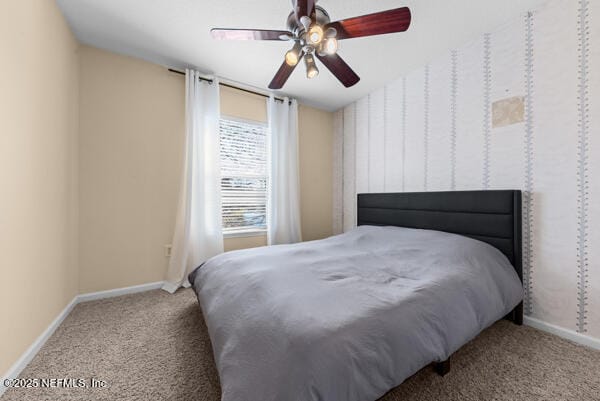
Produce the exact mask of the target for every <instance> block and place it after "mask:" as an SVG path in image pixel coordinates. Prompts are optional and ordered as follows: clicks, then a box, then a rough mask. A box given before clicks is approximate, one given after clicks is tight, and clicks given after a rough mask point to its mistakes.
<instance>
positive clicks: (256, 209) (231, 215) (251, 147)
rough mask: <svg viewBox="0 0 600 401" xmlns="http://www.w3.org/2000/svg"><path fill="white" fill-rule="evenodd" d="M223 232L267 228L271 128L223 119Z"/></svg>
mask: <svg viewBox="0 0 600 401" xmlns="http://www.w3.org/2000/svg"><path fill="white" fill-rule="evenodd" d="M220 135H221V198H222V204H223V209H222V213H223V234H225V235H236V234H245V233H252V232H257V231H265V230H266V228H267V179H268V172H267V127H266V125H265V124H261V123H252V122H242V121H239V120H233V119H227V118H221V124H220Z"/></svg>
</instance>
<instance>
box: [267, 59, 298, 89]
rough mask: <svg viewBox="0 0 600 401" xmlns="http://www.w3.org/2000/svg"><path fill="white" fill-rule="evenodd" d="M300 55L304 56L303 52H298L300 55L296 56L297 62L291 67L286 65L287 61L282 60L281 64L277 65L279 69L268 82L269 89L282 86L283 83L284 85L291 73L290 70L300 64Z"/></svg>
mask: <svg viewBox="0 0 600 401" xmlns="http://www.w3.org/2000/svg"><path fill="white" fill-rule="evenodd" d="M302 57H304V52H300V56H299V57H298V63H296V65H295V66H293V67H292V66H290V65H288V63H286V62H285V61H284V62H283V64H281V67H279V69H278V70H277V72H276V73H275V76H274V77H273V80H272V81H271V83H270V84H269V89H281V88H283V85H285V83H286V82H287V80H288V78H289V77H290V75H292V72H293V71H294V69H295V68H296V66H297V65H298V64H300V60H302Z"/></svg>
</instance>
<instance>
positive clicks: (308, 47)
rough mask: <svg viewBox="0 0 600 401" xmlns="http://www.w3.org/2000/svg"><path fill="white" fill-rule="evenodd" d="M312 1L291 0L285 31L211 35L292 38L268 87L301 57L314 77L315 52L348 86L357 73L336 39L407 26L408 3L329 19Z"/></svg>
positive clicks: (214, 31)
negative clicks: (346, 59) (394, 7)
mask: <svg viewBox="0 0 600 401" xmlns="http://www.w3.org/2000/svg"><path fill="white" fill-rule="evenodd" d="M315 3H316V0H292V6H293V7H294V9H293V11H292V12H291V13H290V15H289V16H288V18H287V29H288V30H287V31H276V30H262V29H220V28H215V29H212V30H211V35H212V37H213V38H214V39H226V40H281V41H293V42H294V45H293V46H292V48H291V49H290V50H288V51H287V52H286V54H285V58H284V61H283V64H282V65H281V66H280V67H279V70H278V71H277V73H276V74H275V77H274V78H273V80H272V81H271V83H270V84H269V88H270V89H281V88H282V87H283V85H284V84H285V82H286V81H287V80H288V78H289V77H290V75H291V74H292V72H293V71H294V69H295V68H296V66H297V65H298V63H299V62H300V60H301V59H302V58H304V64H305V66H306V76H307V77H308V78H309V79H310V78H314V77H316V76H317V75H318V74H319V69H318V67H317V64H316V61H315V56H316V57H317V58H318V59H319V60H320V61H321V63H323V65H325V67H327V69H329V71H331V73H332V74H333V75H334V76H335V77H336V78H337V79H338V80H339V81H340V82H341V83H342V84H343V85H344V86H345V87H347V88H348V87H351V86H353V85H355V84H356V83H358V81H360V77H359V76H358V75H357V74H356V73H355V72H354V71H353V70H352V68H350V66H349V65H348V64H346V62H345V61H344V60H343V59H342V58H341V57H340V56H339V54H338V50H339V40H343V39H352V38H359V37H364V36H373V35H382V34H387V33H395V32H404V31H406V30H407V29H408V27H409V26H410V21H411V14H410V10H409V9H408V8H407V7H402V8H397V9H393V10H388V11H382V12H378V13H374V14H369V15H363V16H360V17H354V18H348V19H345V20H340V21H335V22H331V19H330V18H329V14H328V13H327V11H325V9H323V8H322V7H320V6H317V5H316V4H315Z"/></svg>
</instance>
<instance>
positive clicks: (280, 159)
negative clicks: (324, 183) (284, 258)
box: [267, 96, 302, 245]
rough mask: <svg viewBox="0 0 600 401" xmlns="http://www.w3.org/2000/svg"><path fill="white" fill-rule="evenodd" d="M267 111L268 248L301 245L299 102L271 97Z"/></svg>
mask: <svg viewBox="0 0 600 401" xmlns="http://www.w3.org/2000/svg"><path fill="white" fill-rule="evenodd" d="M267 104H268V111H269V166H270V173H271V174H270V180H269V197H268V206H267V227H268V229H267V230H268V231H267V239H268V243H269V245H277V244H290V243H294V242H300V241H301V240H302V235H301V231H300V179H299V173H298V171H299V170H298V102H297V101H296V100H291V101H290V100H289V99H288V98H285V99H284V100H283V102H281V101H278V100H275V98H273V97H272V96H271V97H270V98H269V99H268V100H267Z"/></svg>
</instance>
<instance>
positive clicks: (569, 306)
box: [334, 0, 600, 338]
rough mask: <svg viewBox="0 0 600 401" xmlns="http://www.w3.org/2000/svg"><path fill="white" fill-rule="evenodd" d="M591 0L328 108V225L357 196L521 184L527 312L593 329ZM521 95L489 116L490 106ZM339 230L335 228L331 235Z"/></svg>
mask: <svg viewBox="0 0 600 401" xmlns="http://www.w3.org/2000/svg"><path fill="white" fill-rule="evenodd" d="M599 91H600V2H592V1H589V0H577V1H571V0H553V1H551V2H549V3H546V4H545V5H543V6H542V7H541V8H539V9H537V10H532V11H531V12H529V13H527V14H526V15H522V16H520V17H519V18H515V19H514V20H513V21H509V22H507V23H506V24H504V25H502V26H500V27H498V28H497V29H495V30H492V31H491V32H489V33H486V34H483V35H481V36H480V37H478V38H474V40H473V41H471V42H469V43H466V44H465V45H464V46H461V47H460V48H457V49H454V50H452V51H449V52H448V53H447V54H442V55H440V57H438V58H437V59H436V60H433V61H432V62H430V63H429V64H428V65H427V66H423V68H421V69H418V70H416V71H413V72H412V73H410V74H408V75H406V76H404V77H401V78H399V79H398V80H396V81H394V82H390V83H389V84H387V85H386V86H385V87H384V88H381V89H380V90H377V91H375V92H372V93H370V94H369V95H368V96H367V97H365V98H363V99H361V100H359V101H357V102H355V103H353V104H351V105H349V106H347V107H345V108H344V109H343V110H340V111H339V112H338V113H337V114H336V133H335V135H336V138H337V139H336V141H335V144H336V146H337V147H338V149H337V150H336V151H335V152H336V153H335V155H334V156H335V158H337V159H338V161H337V162H336V163H335V165H334V168H336V169H339V170H340V171H338V172H337V173H336V175H335V177H338V179H339V180H340V181H341V183H340V185H337V186H336V187H335V188H334V191H336V193H337V194H338V195H336V196H335V197H334V198H335V199H336V202H341V205H337V206H335V205H334V214H335V219H336V220H337V222H335V223H334V224H335V227H338V228H339V229H343V230H344V231H347V230H349V229H352V228H353V227H354V226H355V220H356V205H355V203H356V194H357V193H361V192H382V191H387V192H397V191H424V190H429V191H435V190H468V189H505V188H510V189H515V188H516V189H521V190H523V192H524V198H523V249H524V255H523V261H524V277H523V280H524V288H525V306H526V308H525V311H526V314H528V315H530V316H532V317H535V318H537V319H540V320H543V321H545V322H547V323H550V324H554V325H557V326H560V327H563V328H566V329H569V330H573V331H578V332H580V333H585V334H586V335H589V336H592V337H596V338H600V244H599V242H600V180H598V179H597V178H596V177H600V102H599V101H600V93H599ZM511 97H519V98H523V99H524V110H523V117H522V121H520V120H519V121H517V122H515V123H513V124H511V125H507V126H502V127H494V126H492V103H494V102H496V101H499V100H503V99H508V98H511ZM336 232H337V231H336Z"/></svg>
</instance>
